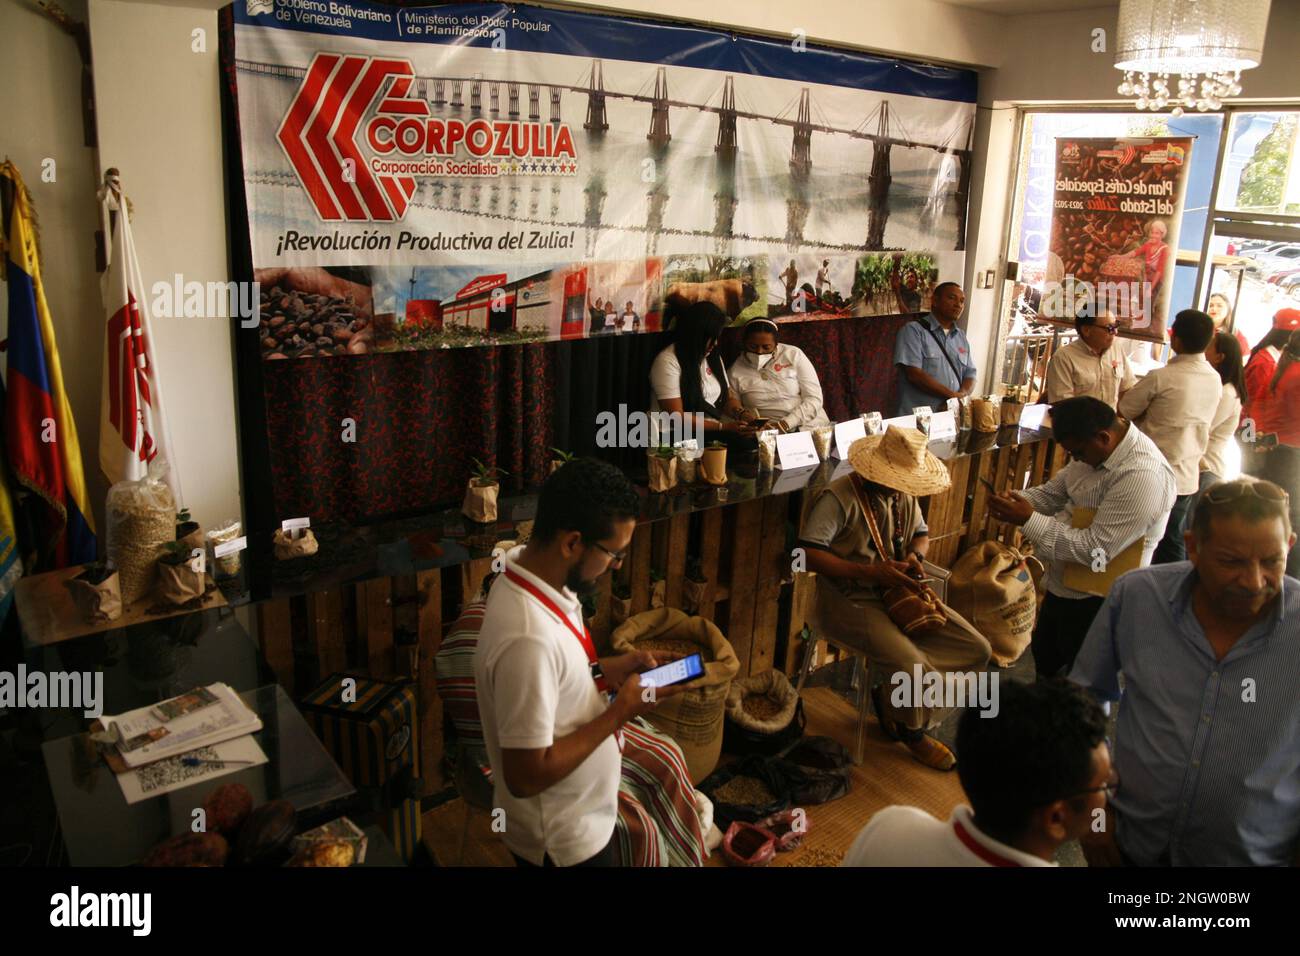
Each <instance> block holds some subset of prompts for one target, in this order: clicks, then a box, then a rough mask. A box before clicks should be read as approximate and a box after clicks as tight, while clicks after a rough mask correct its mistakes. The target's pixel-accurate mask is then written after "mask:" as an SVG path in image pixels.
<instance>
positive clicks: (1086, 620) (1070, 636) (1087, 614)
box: [1029, 592, 1104, 680]
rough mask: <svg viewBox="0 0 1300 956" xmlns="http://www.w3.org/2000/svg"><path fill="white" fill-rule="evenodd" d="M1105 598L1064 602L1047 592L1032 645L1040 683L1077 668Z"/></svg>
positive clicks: (1073, 599)
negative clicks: (1093, 622)
mask: <svg viewBox="0 0 1300 956" xmlns="http://www.w3.org/2000/svg"><path fill="white" fill-rule="evenodd" d="M1103 600H1104V599H1103V598H1099V597H1086V598H1077V599H1076V598H1063V597H1058V596H1057V595H1055V594H1052V593H1051V592H1048V594H1047V597H1045V598H1044V599H1043V608H1042V610H1041V611H1039V612H1038V623H1036V624H1035V625H1034V637H1033V641H1032V643H1031V644H1030V645H1029V650H1030V652H1031V653H1032V654H1033V655H1034V669H1035V670H1036V671H1037V672H1038V679H1039V680H1046V679H1047V678H1049V677H1057V676H1061V677H1064V676H1065V675H1067V674H1069V673H1070V668H1071V667H1073V666H1074V658H1075V655H1077V654H1078V653H1079V648H1081V647H1083V639H1084V638H1085V637H1087V636H1088V628H1090V627H1092V619H1093V618H1094V617H1096V616H1097V612H1098V611H1100V610H1101V602H1102V601H1103Z"/></svg>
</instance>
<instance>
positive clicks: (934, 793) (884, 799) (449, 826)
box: [424, 687, 965, 866]
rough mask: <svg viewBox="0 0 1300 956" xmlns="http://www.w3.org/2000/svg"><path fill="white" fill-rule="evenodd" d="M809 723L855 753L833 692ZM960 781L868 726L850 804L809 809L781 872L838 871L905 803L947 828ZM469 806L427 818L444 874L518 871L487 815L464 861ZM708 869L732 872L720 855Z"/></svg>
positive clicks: (810, 711)
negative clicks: (881, 813) (855, 845)
mask: <svg viewBox="0 0 1300 956" xmlns="http://www.w3.org/2000/svg"><path fill="white" fill-rule="evenodd" d="M803 698H804V711H805V713H806V714H807V716H808V728H807V731H806V732H807V734H809V735H814V734H825V735H826V736H828V737H834V738H835V739H836V740H838V741H840V742H841V743H842V744H844V745H845V746H846V747H849V748H850V749H852V747H853V742H854V734H855V732H856V730H857V711H856V709H855V708H854V707H853V706H852V705H851V704H849V703H848V702H847V701H846V700H845V699H844V698H843V697H841V696H840V695H839V694H837V693H836V692H835V691H834V690H832V689H830V688H828V687H809V688H806V689H805V690H804V692H803ZM964 799H965V798H964V796H963V794H962V789H961V784H960V783H959V782H958V781H957V774H956V773H940V772H938V771H936V770H930V769H928V768H926V767H923V766H922V765H921V764H919V763H917V762H916V761H915V760H913V759H912V758H911V756H910V755H909V754H908V752H907V751H906V750H905V749H904V748H903V746H902V745H901V744H897V743H893V742H891V741H890V740H888V739H887V738H886V737H885V736H884V734H882V733H881V732H880V728H879V726H878V725H877V724H876V721H875V718H874V717H873V718H871V719H870V720H869V721H868V724H867V733H866V746H865V754H864V759H863V763H862V765H861V766H858V767H855V768H854V769H853V785H852V789H851V790H850V792H849V794H848V796H845V797H842V798H840V799H839V800H836V801H833V802H832V803H826V804H822V805H821V806H816V807H808V808H807V809H808V835H807V837H805V839H804V842H803V845H802V846H800V847H799V848H798V849H796V850H793V851H791V852H789V853H781V854H778V855H777V858H776V860H775V861H774V863H773V865H774V866H834V865H836V864H838V863H839V861H840V859H841V858H842V857H843V856H844V853H845V852H846V851H847V850H848V848H849V844H851V843H852V842H853V838H854V836H856V835H857V833H858V831H859V830H861V829H862V827H863V826H864V825H865V824H866V822H867V821H868V820H870V819H871V817H872V815H873V814H874V813H875V812H876V811H877V810H879V809H881V808H882V807H887V806H890V805H891V804H895V803H901V804H907V805H910V806H914V807H920V808H921V809H923V810H926V811H928V812H930V813H931V814H933V815H934V816H936V817H938V818H939V819H943V820H946V819H947V818H948V814H949V813H950V812H951V811H952V808H953V807H954V806H956V805H957V804H959V803H961V802H963V801H964ZM465 812H466V807H465V804H464V803H463V802H462V801H461V800H459V799H456V800H453V801H451V802H450V803H447V804H444V805H442V806H440V807H437V808H435V809H433V810H430V811H429V812H428V813H426V814H425V815H424V841H425V843H426V845H427V846H428V848H429V850H430V852H431V853H432V854H433V857H434V859H435V860H437V861H438V863H439V864H440V865H442V866H455V865H458V861H459V865H464V866H511V865H513V864H512V860H511V857H510V854H509V852H507V850H506V849H505V847H504V846H503V845H502V844H501V842H500V839H499V838H498V837H497V836H496V835H495V834H493V833H492V832H491V818H490V816H489V815H488V814H486V813H484V812H482V811H476V812H474V813H473V814H472V815H471V819H470V822H469V830H468V834H467V838H466V840H465V849H464V853H463V857H462V855H461V853H460V840H461V835H462V833H463V832H465ZM707 865H709V866H723V865H725V864H724V863H723V860H722V855H721V854H720V853H716V852H715V853H714V854H713V856H712V857H711V858H710V859H709V862H708V864H707Z"/></svg>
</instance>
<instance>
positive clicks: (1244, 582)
mask: <svg viewBox="0 0 1300 956" xmlns="http://www.w3.org/2000/svg"><path fill="white" fill-rule="evenodd" d="M1287 504H1288V497H1287V494H1286V492H1285V491H1283V490H1282V489H1281V488H1280V487H1278V486H1277V485H1275V484H1273V483H1272V482H1268V481H1259V480H1256V479H1252V478H1242V479H1239V480H1237V481H1229V482H1220V483H1218V484H1215V485H1211V486H1210V487H1209V488H1208V489H1206V491H1205V492H1204V494H1203V495H1202V497H1201V499H1200V502H1199V503H1198V504H1197V507H1196V514H1195V517H1194V520H1193V525H1192V529H1191V530H1190V531H1187V532H1186V533H1185V538H1184V540H1185V543H1186V545H1187V551H1188V554H1189V555H1190V557H1191V560H1190V562H1187V561H1179V562H1176V563H1173V564H1164V565H1159V566H1155V567H1150V568H1145V569H1139V570H1136V571H1131V572H1129V573H1128V574H1125V575H1123V576H1122V577H1120V578H1119V579H1118V580H1117V581H1116V582H1115V584H1114V586H1113V587H1112V588H1111V591H1110V594H1109V596H1108V597H1107V598H1106V603H1105V604H1103V605H1102V608H1101V611H1100V612H1099V613H1098V614H1097V617H1096V620H1094V621H1093V625H1092V629H1091V630H1090V631H1089V632H1088V637H1087V639H1086V640H1085V642H1084V645H1083V648H1082V649H1081V650H1080V651H1079V656H1078V658H1077V659H1076V661H1075V665H1074V670H1073V671H1071V673H1070V679H1071V680H1073V681H1075V682H1076V683H1079V684H1082V685H1083V686H1085V687H1087V688H1088V689H1090V690H1091V691H1092V692H1093V693H1094V694H1095V695H1096V696H1097V697H1099V698H1101V699H1102V700H1105V701H1117V700H1120V696H1121V695H1120V680H1119V675H1120V673H1121V672H1122V673H1123V675H1124V686H1123V702H1122V703H1121V705H1120V708H1119V725H1118V728H1117V730H1116V741H1115V768H1116V771H1117V776H1118V778H1119V786H1118V790H1117V792H1116V794H1115V798H1114V801H1113V802H1112V804H1111V806H1110V808H1109V809H1110V811H1111V813H1109V814H1108V816H1107V821H1106V822H1107V825H1106V827H1105V829H1104V830H1103V831H1102V832H1100V833H1096V834H1093V835H1091V836H1089V837H1088V838H1087V839H1085V840H1084V841H1083V846H1084V853H1085V855H1086V856H1087V857H1088V861H1089V863H1091V864H1092V865H1094V866H1096V865H1106V864H1118V863H1130V864H1137V865H1140V866H1160V865H1171V866H1249V865H1254V866H1288V865H1292V864H1295V863H1297V862H1300V852H1298V851H1300V735H1298V733H1297V728H1300V694H1298V693H1297V692H1296V687H1297V686H1300V581H1298V580H1296V579H1295V578H1290V577H1287V576H1286V573H1285V572H1286V556H1287V551H1288V550H1289V549H1290V547H1291V545H1292V544H1294V543H1295V539H1296V536H1295V535H1294V534H1293V533H1292V531H1291V519H1290V515H1289V512H1288V510H1287Z"/></svg>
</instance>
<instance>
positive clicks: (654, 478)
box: [646, 452, 677, 493]
mask: <svg viewBox="0 0 1300 956" xmlns="http://www.w3.org/2000/svg"><path fill="white" fill-rule="evenodd" d="M646 469H647V472H648V475H649V483H650V490H651V491H653V492H656V493H657V492H661V491H671V490H672V489H673V487H674V486H675V485H676V484H677V456H676V455H670V456H669V457H667V458H661V457H660V456H658V455H656V454H655V453H654V452H651V453H650V454H649V455H647V456H646Z"/></svg>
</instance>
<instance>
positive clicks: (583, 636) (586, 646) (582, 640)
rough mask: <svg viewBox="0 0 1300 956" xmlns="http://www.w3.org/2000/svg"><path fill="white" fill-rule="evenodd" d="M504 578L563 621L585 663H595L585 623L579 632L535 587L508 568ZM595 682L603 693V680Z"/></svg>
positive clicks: (605, 688)
mask: <svg viewBox="0 0 1300 956" xmlns="http://www.w3.org/2000/svg"><path fill="white" fill-rule="evenodd" d="M506 577H507V578H508V579H509V580H510V581H511V582H513V583H514V584H517V585H519V586H520V587H521V588H523V589H524V590H525V591H527V592H528V593H529V594H531V595H532V596H533V597H535V598H537V600H538V601H540V602H541V604H542V606H543V607H544V608H546V609H547V610H548V611H550V612H551V613H552V614H554V615H555V616H556V617H558V618H559V619H560V620H561V621H563V622H564V624H565V626H566V627H567V628H568V629H569V630H570V631H572V632H573V636H574V637H576V638H577V639H578V643H579V644H581V645H582V649H583V650H584V651H586V652H587V661H588V662H589V663H591V664H595V663H596V645H595V644H594V643H593V642H592V640H591V635H590V634H588V633H587V625H586V623H585V622H584V623H583V625H582V630H581V631H579V630H578V629H577V628H576V627H574V626H573V621H571V620H570V619H569V615H567V614H565V613H564V612H563V611H562V610H560V607H559V605H557V604H556V603H555V602H554V601H552V600H551V599H550V598H549V597H547V596H546V595H545V594H543V593H542V592H541V591H540V590H538V588H537V585H535V584H533V583H532V582H531V581H528V580H526V579H525V578H523V577H521V576H520V575H518V574H516V573H515V572H514V571H512V570H511V569H510V568H506ZM595 680H596V687H597V688H598V689H599V690H601V691H602V692H603V691H605V690H607V689H608V688H607V685H606V683H605V678H603V677H597V678H595Z"/></svg>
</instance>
